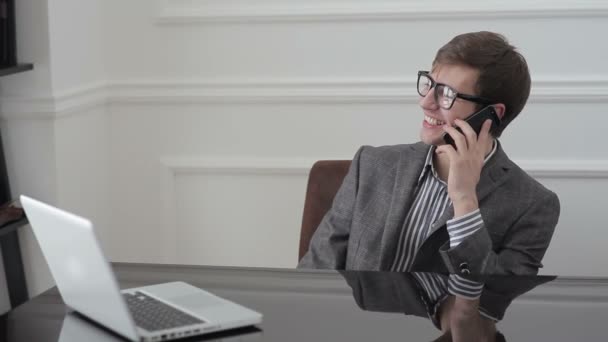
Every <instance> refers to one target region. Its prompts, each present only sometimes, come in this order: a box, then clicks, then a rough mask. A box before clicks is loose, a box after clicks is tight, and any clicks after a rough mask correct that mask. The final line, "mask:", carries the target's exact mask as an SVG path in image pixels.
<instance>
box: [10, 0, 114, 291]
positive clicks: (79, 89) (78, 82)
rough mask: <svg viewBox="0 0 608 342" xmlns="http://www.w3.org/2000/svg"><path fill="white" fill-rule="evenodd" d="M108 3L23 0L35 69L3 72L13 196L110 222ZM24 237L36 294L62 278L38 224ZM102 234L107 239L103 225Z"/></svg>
mask: <svg viewBox="0 0 608 342" xmlns="http://www.w3.org/2000/svg"><path fill="white" fill-rule="evenodd" d="M100 4H101V2H100V1H96V0H93V1H72V0H63V1H52V2H48V3H47V2H46V1H38V0H20V1H18V2H17V8H16V14H17V19H16V20H17V24H18V25H17V34H18V37H17V41H18V52H19V53H18V54H19V60H20V61H21V62H32V63H34V70H32V71H28V72H26V73H21V74H16V75H12V76H8V77H5V78H2V79H1V80H0V89H1V95H2V97H3V98H2V101H1V102H2V119H3V120H2V126H1V130H2V139H3V143H4V149H5V154H6V159H7V165H8V166H7V167H8V172H9V178H10V183H11V190H12V193H13V197H17V196H18V195H19V194H27V195H30V196H33V197H36V198H39V199H41V200H44V201H47V202H50V203H53V204H56V205H59V206H61V207H64V208H67V209H69V210H72V211H74V212H77V213H80V214H82V215H86V216H89V217H91V218H93V219H95V220H96V221H98V222H100V223H103V225H102V227H103V226H106V225H107V212H108V208H109V204H108V201H107V200H108V197H107V189H108V180H109V179H108V175H107V170H108V166H107V164H108V150H109V148H108V141H107V139H108V125H107V122H108V120H107V115H106V112H105V104H104V103H105V98H103V96H100V94H99V93H97V92H95V91H91V88H92V87H93V88H95V87H97V88H95V89H98V85H99V84H100V83H101V82H102V81H103V80H104V79H105V75H104V73H103V72H104V71H103V54H102V49H103V39H102V37H101V26H100V24H101V20H102V16H101V15H100V14H101V6H100ZM74 13H78V16H76V15H74ZM100 99H101V100H100ZM83 198H86V200H83ZM19 235H20V243H21V249H22V254H23V259H24V268H25V272H26V280H27V282H28V290H29V292H30V294H31V295H34V294H37V293H39V292H41V291H44V290H46V289H47V288H49V287H51V286H52V285H53V284H54V283H53V280H52V277H51V275H50V273H49V271H48V267H47V265H46V262H45V261H44V258H43V256H42V254H41V251H40V248H39V246H38V244H37V241H36V239H35V237H34V236H33V234H32V232H31V229H30V228H29V227H28V226H26V227H23V229H21V230H20V231H19ZM99 235H100V237H101V239H102V241H105V240H106V239H107V238H106V236H105V235H104V232H103V230H101V231H100V232H99ZM0 292H2V289H0Z"/></svg>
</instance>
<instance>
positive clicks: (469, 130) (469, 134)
mask: <svg viewBox="0 0 608 342" xmlns="http://www.w3.org/2000/svg"><path fill="white" fill-rule="evenodd" d="M454 123H455V124H456V126H458V127H460V129H461V130H462V132H463V133H464V136H465V137H466V139H467V145H468V146H469V147H471V146H475V144H476V143H477V133H475V130H473V127H471V125H469V123H468V122H466V121H464V120H460V119H456V120H455V121H454Z"/></svg>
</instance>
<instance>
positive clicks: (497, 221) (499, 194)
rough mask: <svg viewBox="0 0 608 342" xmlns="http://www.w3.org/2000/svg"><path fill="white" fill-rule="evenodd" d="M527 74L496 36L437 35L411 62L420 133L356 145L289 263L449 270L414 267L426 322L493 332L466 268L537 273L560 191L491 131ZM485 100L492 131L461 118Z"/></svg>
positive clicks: (481, 290)
mask: <svg viewBox="0 0 608 342" xmlns="http://www.w3.org/2000/svg"><path fill="white" fill-rule="evenodd" d="M530 83H531V81H530V74H529V71H528V66H527V63H526V61H525V59H524V58H523V56H522V55H521V54H520V53H519V52H517V51H516V50H515V48H514V47H513V46H511V45H510V44H509V43H508V42H507V41H506V39H505V38H504V37H502V36H501V35H498V34H495V33H492V32H475V33H467V34H462V35H459V36H456V37H455V38H453V39H452V40H451V41H450V42H448V43H447V44H446V45H444V46H443V47H442V48H441V49H440V50H439V51H438V52H437V55H436V57H435V60H434V61H433V63H432V68H431V71H430V72H426V71H421V72H419V73H418V93H419V94H420V96H421V98H420V102H419V103H420V107H421V108H422V115H421V116H422V117H421V119H423V122H422V127H421V130H420V139H421V142H419V143H416V144H411V145H396V146H383V147H377V148H374V147H369V146H363V147H361V148H360V149H359V151H358V152H357V154H356V155H355V157H354V159H353V161H352V164H351V167H350V170H349V172H348V174H347V176H346V177H345V179H344V182H343V184H342V186H341V187H340V189H339V191H338V193H337V194H336V197H335V199H334V202H333V205H332V208H331V210H330V211H329V212H328V213H327V214H326V216H325V217H324V218H323V220H322V222H321V224H320V225H319V227H318V229H317V231H316V232H315V234H314V235H313V237H312V240H311V243H310V248H309V251H308V253H307V254H306V255H305V256H304V257H303V258H302V260H301V261H300V264H299V265H298V267H300V268H329V269H353V270H390V271H422V272H438V273H449V274H450V276H449V278H448V277H444V278H442V277H436V276H431V275H428V274H424V273H416V278H417V280H418V282H419V283H420V284H421V286H422V287H423V288H424V289H425V291H426V292H427V293H428V294H429V297H430V298H431V300H432V301H434V302H435V307H434V309H433V310H432V311H433V312H430V315H431V317H432V318H433V319H434V322H436V324H437V325H438V326H439V327H440V328H441V329H442V330H444V331H450V333H451V335H452V338H453V339H454V340H468V341H473V340H480V341H481V340H491V338H490V337H488V336H493V334H494V332H495V330H494V327H493V324H492V323H493V322H494V321H496V320H497V319H496V318H494V317H491V315H489V314H488V313H487V312H486V311H485V310H484V302H488V301H489V300H490V299H487V300H486V298H493V296H492V295H493V294H490V293H491V286H489V285H488V284H484V283H481V282H477V281H475V278H473V277H472V276H473V275H481V274H522V275H523V274H526V275H527V274H536V273H537V272H538V269H539V268H540V267H542V264H541V260H542V258H543V256H544V254H545V252H546V249H547V247H548V246H549V242H550V241H551V237H552V235H553V231H554V229H555V226H556V225H557V221H558V217H559V210H560V206H559V200H558V198H557V196H556V195H555V194H554V193H553V192H551V191H549V190H548V189H546V188H545V187H543V186H542V185H541V184H540V183H538V182H537V181H535V180H534V179H533V178H531V177H530V176H528V175H527V174H526V173H525V172H524V171H523V170H521V169H520V168H519V167H518V166H517V165H515V164H514V163H513V162H512V161H511V160H510V159H509V158H508V157H507V155H506V154H505V152H504V151H503V149H502V147H501V145H500V143H499V141H498V140H497V138H498V137H500V135H501V134H502V132H503V131H504V130H505V128H506V127H507V126H508V125H509V124H510V123H511V122H512V121H513V120H514V119H515V118H516V117H517V116H518V115H519V113H520V112H521V110H522V109H523V107H524V105H525V103H526V101H527V99H528V96H529V93H530ZM486 105H492V106H493V107H494V109H495V111H496V113H497V115H498V117H499V118H500V119H501V124H500V126H499V128H498V129H497V130H496V131H494V132H493V134H490V122H489V121H488V122H486V123H485V124H484V125H483V127H482V129H481V132H480V133H479V135H477V134H476V133H475V132H474V131H473V129H472V128H471V127H470V126H469V125H468V124H467V123H466V122H465V121H464V119H466V118H467V117H469V116H470V115H471V114H472V113H474V112H477V111H478V110H480V109H481V108H483V107H485V106H486ZM456 127H459V128H460V129H461V130H462V133H461V132H459V131H458V130H457V129H456ZM445 133H447V134H449V135H450V136H451V137H452V138H453V140H454V142H455V148H454V147H452V146H451V145H449V144H446V143H445V142H444V139H443V136H444V134H445ZM486 293H487V295H486V296H484V295H485V294H486ZM480 301H481V305H480ZM488 303H489V302H488ZM488 305H491V303H490V304H488ZM480 314H481V315H480ZM471 326H476V327H478V328H477V329H466V328H465V327H471ZM469 332H472V333H473V334H476V335H475V336H472V335H471V336H467V335H466V334H467V333H469ZM484 336H485V337H484Z"/></svg>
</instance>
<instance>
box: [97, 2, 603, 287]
mask: <svg viewBox="0 0 608 342" xmlns="http://www.w3.org/2000/svg"><path fill="white" fill-rule="evenodd" d="M112 8H113V9H114V10H112ZM458 8H461V10H458ZM607 9H608V7H606V5H605V4H601V3H595V2H594V3H591V2H586V3H583V2H575V1H561V2H557V3H556V2H551V3H550V2H535V3H533V4H531V3H528V2H524V1H517V2H512V3H509V4H507V5H505V4H503V3H502V2H500V3H499V2H481V1H467V2H464V3H461V2H459V3H458V6H456V5H455V4H453V3H447V2H442V3H437V2H425V1H398V2H397V1H382V2H372V1H352V0H349V1H332V2H329V3H328V2H313V3H310V2H306V3H304V2H302V1H295V0H294V1H269V0H266V1H258V2H256V4H255V6H253V5H250V3H249V2H247V1H230V2H226V1H202V0H201V1H179V0H167V1H159V2H158V3H157V7H156V8H153V6H151V5H149V3H148V2H146V1H139V2H136V1H133V2H130V3H129V4H120V13H118V12H119V11H118V6H116V5H115V6H113V7H112V6H110V9H109V12H110V13H113V14H115V15H114V16H113V18H114V21H113V23H114V25H112V27H110V28H109V31H107V35H106V39H107V40H108V43H107V44H108V45H111V46H114V47H115V48H113V49H108V50H107V52H108V53H107V58H106V60H107V61H108V64H107V71H108V77H109V88H110V90H109V93H110V101H111V102H112V106H111V107H110V115H111V118H112V119H111V121H112V124H111V127H112V128H111V131H112V133H111V134H112V138H111V139H110V140H111V141H112V143H113V146H112V152H111V158H112V163H111V165H112V168H113V170H112V176H111V179H112V182H115V184H116V185H117V186H115V187H112V189H113V191H114V192H113V194H112V196H111V197H112V198H113V199H114V201H113V204H114V205H115V206H114V207H113V210H112V212H113V213H114V215H113V217H114V219H115V220H116V221H115V224H113V227H114V229H121V230H122V231H123V232H126V231H128V232H129V233H126V234H127V235H123V236H127V238H126V239H121V240H120V241H118V240H117V241H116V242H115V244H113V247H114V249H113V250H114V251H116V252H115V253H113V254H112V255H113V256H114V257H115V258H116V259H120V260H132V261H154V262H169V263H174V262H179V263H192V264H199V263H202V264H220V265H248V266H278V267H293V266H294V265H295V263H296V251H297V243H298V238H299V236H298V234H299V227H300V220H301V210H302V203H303V198H304V191H305V184H306V177H307V170H308V168H309V167H310V165H311V164H312V162H313V161H314V160H318V159H327V158H342V159H348V158H351V157H352V155H353V154H354V152H355V151H356V149H357V147H358V146H359V145H362V144H372V145H381V144H394V143H402V142H412V141H415V140H416V139H417V135H418V128H419V126H420V121H421V114H420V110H419V108H418V107H417V96H416V95H415V92H414V90H413V89H414V88H413V86H414V81H415V73H416V71H417V70H419V69H424V68H428V67H429V66H430V62H431V60H432V58H433V57H434V54H435V52H436V50H437V49H438V48H439V47H440V46H441V45H443V44H444V43H445V42H447V41H448V40H449V39H450V38H451V37H452V36H454V35H455V34H457V33H460V32H466V31H474V30H482V29H486V30H493V31H498V32H501V33H504V34H505V35H506V36H507V37H508V38H509V39H510V40H511V42H512V43H513V44H515V45H516V46H518V47H519V48H520V49H521V51H522V52H523V53H524V54H525V56H526V57H527V59H528V62H529V65H530V69H531V70H532V76H533V79H534V86H533V91H532V96H531V99H530V102H529V106H528V107H527V108H526V110H525V112H524V113H522V116H521V117H520V118H519V119H518V120H516V121H515V122H514V124H513V126H512V127H511V129H509V131H508V132H507V133H506V134H505V136H504V139H503V144H504V146H505V148H506V150H507V152H508V153H509V154H510V156H511V157H512V158H513V159H515V160H517V161H519V162H520V164H521V165H522V166H523V167H524V168H526V169H528V170H529V171H530V172H531V173H533V174H534V175H535V176H536V177H537V178H538V179H539V180H540V181H541V182H543V183H545V184H546V185H547V186H549V187H551V188H552V189H554V190H555V191H556V192H558V194H559V195H560V197H561V200H562V205H563V213H562V218H561V222H560V224H559V227H558V231H557V233H556V235H555V239H554V242H553V245H552V247H551V249H550V250H549V253H548V254H547V257H546V259H545V264H546V268H545V270H544V271H545V273H559V274H567V275H596V276H597V275H606V274H607V273H606V269H605V267H603V265H602V260H603V259H604V258H603V257H605V256H606V252H605V250H604V248H603V247H602V244H601V242H602V241H604V240H605V238H607V237H608V235H606V233H605V232H604V229H603V227H604V224H603V220H602V219H601V217H600V212H601V211H600V210H599V209H600V208H599V203H601V201H600V200H599V198H597V197H595V196H593V195H592V196H590V193H598V194H599V193H601V191H602V190H608V181H607V178H606V176H607V175H608V161H607V160H606V157H607V155H606V152H605V148H604V146H605V144H604V142H603V139H602V138H601V137H602V134H601V132H602V127H603V126H604V124H607V123H608V119H606V118H607V117H606V116H605V115H604V114H603V113H605V112H606V110H608V103H607V100H608V92H607V91H608V66H607V65H606V64H605V63H604V61H605V60H606V57H608V49H606V47H605V46H603V45H602V44H594V43H593V44H590V43H589V42H599V41H602V39H603V38H602V35H603V33H602V32H605V31H606V29H608V27H607V26H608V21H607V20H606V16H607V14H608V11H607ZM127 27H128V29H126V28H127ZM582 37H584V39H582ZM133 42H137V44H134V43H133ZM116 50H119V51H123V52H124V53H122V54H116V53H112V52H110V51H116ZM267 173H268V174H270V175H271V176H269V175H268V174H267ZM592 190H595V191H592ZM138 199H139V201H138ZM583 222H584V223H583ZM581 223H583V224H581ZM118 227H123V228H118ZM148 231H154V232H156V233H157V235H156V237H154V238H152V239H150V240H148V243H147V244H146V245H145V246H142V247H141V248H140V249H137V250H134V249H130V248H129V247H128V246H129V245H131V243H132V242H133V241H137V237H138V236H141V234H144V233H145V232H148ZM116 236H118V235H116ZM252 242H253V243H252ZM248 246H249V247H248ZM573 249H574V250H575V251H576V252H574V251H573Z"/></svg>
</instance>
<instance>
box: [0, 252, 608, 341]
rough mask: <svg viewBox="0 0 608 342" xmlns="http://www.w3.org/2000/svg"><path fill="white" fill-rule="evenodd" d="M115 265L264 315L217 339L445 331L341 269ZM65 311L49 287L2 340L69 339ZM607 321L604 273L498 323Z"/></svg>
mask: <svg viewBox="0 0 608 342" xmlns="http://www.w3.org/2000/svg"><path fill="white" fill-rule="evenodd" d="M113 267H114V270H115V273H116V276H117V278H118V281H119V283H120V286H121V287H122V288H128V287H135V286H143V285H150V284H156V283H162V282H167V281H173V280H182V281H186V282H189V283H191V284H193V285H196V286H199V287H201V288H205V289H207V290H209V291H210V292H213V293H215V294H217V295H219V296H222V297H224V298H226V299H229V300H232V301H235V302H237V303H240V304H242V305H245V306H247V307H250V308H252V309H254V310H257V311H259V312H261V313H263V314H264V321H263V324H262V325H261V326H260V327H259V330H258V329H245V330H242V331H238V332H236V333H235V332H229V333H227V334H226V333H224V335H215V336H212V337H214V338H216V340H217V339H219V340H222V341H226V340H233V339H234V340H235V341H296V342H297V341H384V340H386V341H431V340H432V339H434V338H437V337H438V336H439V335H440V334H439V332H438V331H437V330H436V328H435V327H434V326H433V325H432V323H431V322H430V320H428V319H426V318H423V317H417V316H411V315H408V316H406V315H404V314H403V313H387V312H371V311H363V310H361V309H360V307H359V305H358V304H357V302H356V301H355V300H353V291H352V289H351V287H350V286H349V285H348V284H347V283H346V282H345V280H344V277H343V275H342V274H340V273H338V272H333V271H301V270H288V269H256V268H231V267H208V266H174V265H152V264H127V263H114V264H113ZM67 312H68V309H67V308H66V306H65V305H64V304H63V302H62V300H61V297H60V296H59V294H58V292H57V290H56V289H55V288H53V289H50V290H48V291H47V292H45V293H43V294H41V295H39V296H37V297H35V298H32V299H31V300H29V301H28V302H27V303H25V304H23V305H21V306H19V307H18V308H16V309H14V310H12V311H11V312H9V313H8V314H6V315H4V316H3V317H2V320H1V321H0V324H1V325H0V333H1V334H2V335H0V340H4V341H8V342H15V341H20V342H21V341H58V340H61V341H62V342H66V341H69V340H68V339H67V337H66V336H67V333H68V331H67V330H69V329H71V328H70V326H66V324H65V323H64V319H65V318H66V313H67ZM68 317H73V316H68ZM78 319H79V318H78ZM66 322H67V321H66ZM83 322H84V321H83ZM606 322H608V280H607V279H575V278H558V279H556V280H554V281H551V282H548V283H544V284H542V285H539V286H538V287H536V288H535V289H533V290H532V291H530V292H528V293H526V294H524V295H522V296H521V297H518V298H517V299H516V300H515V301H514V302H513V303H512V305H511V306H510V307H509V308H508V310H507V313H506V315H505V318H504V320H503V321H502V322H500V323H499V325H498V327H499V330H500V331H502V332H503V333H504V334H505V336H506V338H507V341H573V340H577V339H580V338H582V337H585V339H584V340H586V341H605V340H606V337H607V336H608V328H606V327H605V325H606ZM85 323H86V322H85ZM86 324H87V325H88V326H89V327H90V328H92V329H93V330H92V331H93V333H92V335H91V337H90V338H88V339H87V342H93V341H119V340H120V339H119V338H118V337H116V336H114V335H111V334H109V333H108V332H106V331H104V330H101V329H99V328H97V327H94V326H93V325H91V324H89V323H86ZM93 335H94V336H93ZM60 338H61V339H60ZM191 340H192V341H198V340H204V339H201V338H198V339H191Z"/></svg>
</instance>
